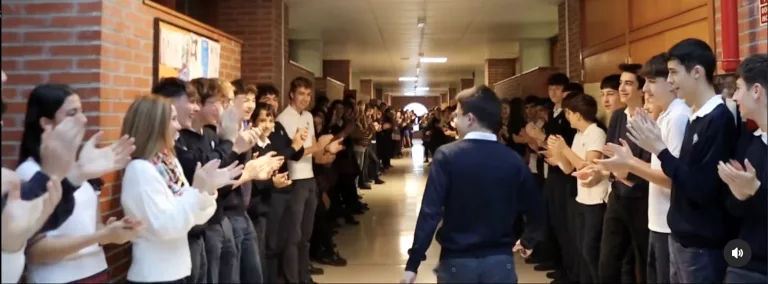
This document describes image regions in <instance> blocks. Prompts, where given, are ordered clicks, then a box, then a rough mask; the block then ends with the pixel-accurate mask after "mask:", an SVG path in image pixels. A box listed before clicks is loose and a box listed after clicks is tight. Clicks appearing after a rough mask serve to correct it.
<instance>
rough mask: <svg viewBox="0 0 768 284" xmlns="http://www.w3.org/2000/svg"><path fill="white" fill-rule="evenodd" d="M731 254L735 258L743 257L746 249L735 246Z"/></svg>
mask: <svg viewBox="0 0 768 284" xmlns="http://www.w3.org/2000/svg"><path fill="white" fill-rule="evenodd" d="M731 256H733V258H735V259H739V258H742V257H744V250H743V249H740V248H734V249H733V250H732V251H731Z"/></svg>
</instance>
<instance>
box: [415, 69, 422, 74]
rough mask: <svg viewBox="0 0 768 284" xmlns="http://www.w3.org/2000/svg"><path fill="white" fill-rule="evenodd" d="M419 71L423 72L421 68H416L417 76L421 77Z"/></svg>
mask: <svg viewBox="0 0 768 284" xmlns="http://www.w3.org/2000/svg"><path fill="white" fill-rule="evenodd" d="M419 71H421V68H416V76H419Z"/></svg>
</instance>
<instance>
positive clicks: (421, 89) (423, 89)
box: [416, 87, 429, 91]
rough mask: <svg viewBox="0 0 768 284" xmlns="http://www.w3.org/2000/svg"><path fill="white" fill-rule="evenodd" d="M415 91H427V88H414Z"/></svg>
mask: <svg viewBox="0 0 768 284" xmlns="http://www.w3.org/2000/svg"><path fill="white" fill-rule="evenodd" d="M416 90H417V91H429V87H418V88H416Z"/></svg>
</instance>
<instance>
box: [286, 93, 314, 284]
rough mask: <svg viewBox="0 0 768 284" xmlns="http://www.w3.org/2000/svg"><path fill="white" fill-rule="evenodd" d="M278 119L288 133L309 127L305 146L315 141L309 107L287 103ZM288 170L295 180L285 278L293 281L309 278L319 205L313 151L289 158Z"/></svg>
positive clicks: (289, 222) (306, 280) (309, 145)
mask: <svg viewBox="0 0 768 284" xmlns="http://www.w3.org/2000/svg"><path fill="white" fill-rule="evenodd" d="M277 121H278V122H280V124H282V125H283V127H285V133H287V134H288V135H290V136H293V135H295V134H296V133H297V131H298V130H299V129H300V128H305V127H306V128H308V132H307V139H306V141H304V147H305V148H306V147H311V146H312V145H313V144H314V143H315V139H316V138H315V123H314V118H313V117H312V114H310V113H309V112H308V111H299V110H297V109H295V108H294V107H293V106H288V107H286V108H285V110H283V112H282V113H280V115H278V116H277ZM287 164H288V174H289V176H290V178H291V181H292V183H293V184H292V186H293V190H292V192H291V203H290V211H289V212H288V216H289V221H288V222H286V223H287V224H284V226H289V227H288V230H289V231H288V233H287V236H286V241H287V242H288V244H287V246H286V248H285V251H284V252H283V253H284V254H285V255H286V258H290V260H288V261H286V262H287V263H286V262H284V263H283V267H284V268H285V270H286V271H285V274H286V281H287V282H290V283H295V282H308V281H309V279H308V278H309V277H310V275H309V265H310V262H309V241H310V239H311V236H312V226H313V225H314V219H315V210H316V209H317V208H316V206H317V202H318V200H317V181H316V180H315V174H314V171H313V170H312V155H306V156H303V157H302V158H301V159H299V160H298V161H287Z"/></svg>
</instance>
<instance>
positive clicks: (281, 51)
mask: <svg viewBox="0 0 768 284" xmlns="http://www.w3.org/2000/svg"><path fill="white" fill-rule="evenodd" d="M216 3H217V5H216V8H217V12H218V17H217V19H218V23H217V24H218V27H219V28H220V29H221V30H222V31H224V32H226V33H229V34H232V35H234V36H236V37H238V38H239V39H241V40H242V41H243V54H242V78H243V79H245V80H247V81H249V82H258V83H271V84H274V85H275V86H277V87H278V88H280V86H284V85H285V84H283V82H284V81H283V80H285V81H290V80H292V79H293V78H284V74H285V64H286V62H287V60H288V34H287V29H288V8H287V5H285V3H284V2H283V1H282V0H259V1H252V0H219V1H217V2H216ZM281 91H282V93H286V92H287V91H288V90H281Z"/></svg>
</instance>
